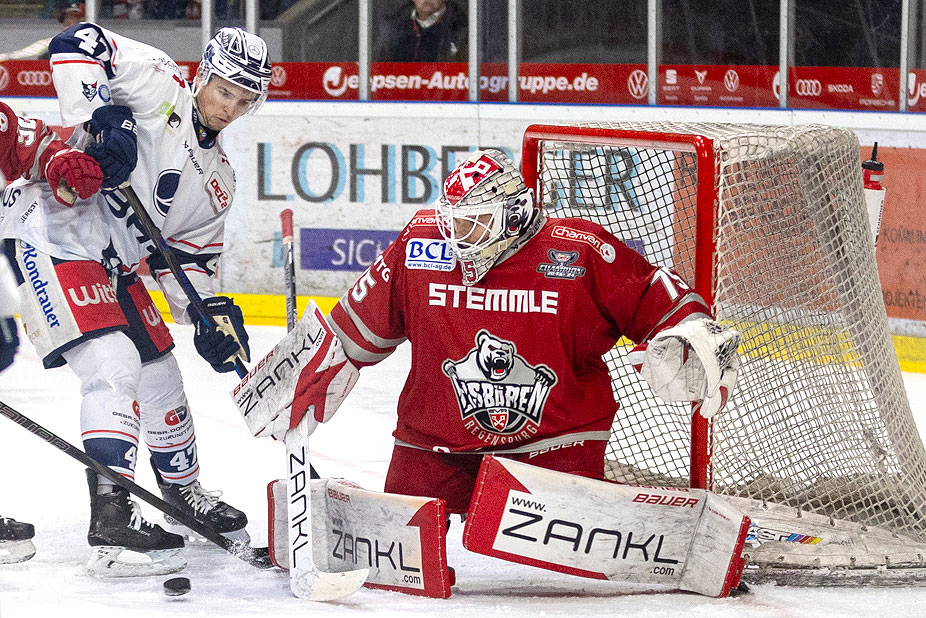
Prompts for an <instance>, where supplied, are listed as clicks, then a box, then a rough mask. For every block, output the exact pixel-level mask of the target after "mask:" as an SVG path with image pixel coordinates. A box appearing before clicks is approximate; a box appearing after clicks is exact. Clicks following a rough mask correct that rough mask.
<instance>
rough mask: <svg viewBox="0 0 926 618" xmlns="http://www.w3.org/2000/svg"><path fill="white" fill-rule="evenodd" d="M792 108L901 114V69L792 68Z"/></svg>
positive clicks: (790, 81)
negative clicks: (898, 97) (860, 110)
mask: <svg viewBox="0 0 926 618" xmlns="http://www.w3.org/2000/svg"><path fill="white" fill-rule="evenodd" d="M788 73H789V74H788V106H789V107H794V108H798V109H862V110H867V111H882V112H883V111H897V110H898V109H900V106H899V103H898V101H897V95H898V93H899V90H900V69H877V68H870V67H791V68H790V69H789V71H788Z"/></svg>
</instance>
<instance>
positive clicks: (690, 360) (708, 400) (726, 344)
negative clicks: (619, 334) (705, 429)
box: [630, 318, 740, 418]
mask: <svg viewBox="0 0 926 618" xmlns="http://www.w3.org/2000/svg"><path fill="white" fill-rule="evenodd" d="M739 344H740V334H739V333H738V332H736V331H735V330H734V329H732V328H729V327H727V326H723V325H722V324H718V323H717V322H714V321H713V320H708V319H706V318H702V319H699V320H689V321H688V322H682V323H681V324H678V325H676V326H673V327H672V328H668V329H666V330H664V331H661V332H659V333H657V334H656V336H655V337H653V338H652V339H650V340H649V341H648V342H646V343H643V344H641V345H639V346H637V347H636V348H634V350H633V352H631V358H630V362H631V364H632V365H633V366H634V368H635V369H636V370H637V371H639V372H640V375H642V376H643V379H644V380H646V382H647V384H649V386H650V388H652V389H653V392H654V393H656V395H658V396H659V397H660V398H661V399H663V400H664V401H700V402H701V405H700V406H699V410H700V412H701V416H703V417H704V418H711V417H713V416H714V414H716V413H717V412H718V411H719V410H720V409H721V408H723V406H724V405H725V404H726V402H727V398H728V397H729V396H730V394H732V393H733V387H734V386H735V385H736V374H737V371H739V365H740V363H739V357H738V356H737V352H736V349H737V347H739Z"/></svg>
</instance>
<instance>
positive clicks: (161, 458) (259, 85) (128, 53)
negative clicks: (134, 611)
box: [0, 23, 271, 575]
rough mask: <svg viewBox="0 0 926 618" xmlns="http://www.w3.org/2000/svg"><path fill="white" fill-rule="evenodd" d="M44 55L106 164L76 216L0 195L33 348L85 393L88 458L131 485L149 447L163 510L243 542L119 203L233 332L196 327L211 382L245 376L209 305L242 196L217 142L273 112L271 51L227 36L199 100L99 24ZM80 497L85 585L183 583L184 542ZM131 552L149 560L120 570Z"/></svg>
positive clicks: (77, 142)
mask: <svg viewBox="0 0 926 618" xmlns="http://www.w3.org/2000/svg"><path fill="white" fill-rule="evenodd" d="M49 49H50V52H51V66H52V76H53V80H54V84H55V89H56V90H57V93H58V98H59V104H60V109H61V116H62V121H63V124H64V125H65V126H75V127H76V129H75V132H74V135H73V136H72V137H71V139H70V140H69V143H70V144H71V145H72V146H73V147H74V148H80V149H83V150H84V151H85V152H86V153H87V154H89V155H91V156H92V157H93V158H95V159H96V160H97V161H98V162H99V163H100V166H101V168H102V170H103V190H102V191H101V193H99V194H97V195H96V196H93V197H91V198H89V199H79V200H77V201H76V202H75V203H74V204H73V206H71V207H64V206H62V205H61V204H60V203H59V202H58V201H56V200H55V199H54V198H53V197H52V196H51V193H50V189H49V188H48V186H47V184H44V183H43V184H36V183H28V182H20V183H14V184H13V185H11V186H10V187H8V188H7V190H6V192H5V195H4V201H3V204H4V207H3V210H2V219H0V232H2V235H4V236H7V237H14V238H16V239H17V242H16V245H17V262H18V266H19V268H20V269H21V270H22V273H23V275H24V277H25V284H24V285H23V290H22V291H23V301H22V305H23V306H22V310H21V316H22V318H23V322H24V325H25V327H26V329H27V332H29V334H30V340H31V341H32V342H33V344H34V345H35V347H36V349H37V350H38V352H39V355H40V356H41V357H42V358H43V360H44V363H45V366H46V367H55V366H59V365H61V364H64V363H67V364H68V365H69V366H70V367H71V369H72V370H73V371H74V372H75V374H76V375H77V376H78V378H79V379H80V380H81V383H82V386H81V393H82V395H83V400H82V404H81V417H80V418H81V430H82V437H83V442H84V448H85V450H86V452H87V453H88V454H89V455H90V456H92V457H93V458H94V459H96V460H98V461H100V462H101V463H103V464H104V465H107V466H109V467H111V468H113V469H114V470H116V471H117V472H119V473H120V474H123V475H125V476H127V477H130V478H131V477H133V475H134V469H135V462H136V456H137V454H138V450H139V444H138V441H139V436H143V437H144V440H145V445H146V446H147V447H148V450H149V451H150V452H151V461H152V465H153V468H154V469H155V472H156V473H157V477H158V481H159V486H160V488H161V491H162V494H163V495H164V498H165V499H166V500H167V501H168V502H171V503H172V504H175V505H176V506H178V507H180V508H184V509H185V510H187V511H188V512H189V513H190V514H191V515H194V516H196V517H197V518H199V519H201V520H203V521H204V522H205V523H207V524H209V525H212V526H213V527H214V528H215V529H217V530H218V531H219V532H222V533H226V534H228V535H230V536H236V537H237V538H242V539H245V540H246V539H247V533H246V532H245V531H244V527H245V525H246V523H247V518H246V516H245V514H244V513H242V512H241V511H239V510H237V509H235V508H233V507H231V506H229V505H228V504H226V503H224V502H222V501H219V500H218V492H209V491H206V490H205V489H203V488H202V486H201V485H200V484H199V481H198V480H197V476H198V474H199V462H198V459H197V453H196V440H195V435H194V431H193V421H192V418H191V416H190V412H189V409H188V406H187V399H186V396H185V394H184V389H183V383H182V380H181V376H180V370H179V368H178V366H177V362H176V360H175V359H174V357H173V355H172V354H171V349H172V347H173V341H172V339H171V336H170V333H169V332H168V330H167V327H166V326H165V324H164V322H163V321H162V320H161V318H160V314H159V312H158V311H157V309H156V308H155V307H154V304H153V302H152V300H151V298H150V296H149V295H148V292H147V290H146V289H145V286H144V284H143V283H142V282H141V280H140V279H139V278H138V277H137V275H136V274H135V271H136V269H137V268H138V266H139V263H140V262H141V260H142V259H143V258H145V257H148V258H149V261H148V264H149V266H150V267H151V270H152V273H153V275H154V276H155V279H156V280H157V282H158V284H159V285H160V287H161V289H162V290H163V291H164V293H165V296H166V297H167V300H168V303H169V305H170V309H171V313H172V315H173V318H174V320H175V321H176V322H178V323H187V324H189V323H190V322H191V320H190V318H189V316H188V314H187V308H188V304H189V303H188V300H187V299H186V297H185V296H184V294H183V292H182V291H181V289H180V286H179V285H178V283H177V281H176V280H175V278H174V277H173V275H171V274H170V272H169V271H168V269H167V267H166V263H165V261H164V260H163V258H161V256H160V254H159V253H156V252H155V248H154V244H153V243H152V242H151V240H150V239H149V238H148V237H147V236H146V234H145V233H144V232H143V231H142V229H141V228H140V226H139V225H138V222H137V220H136V217H135V215H134V214H133V212H132V210H131V208H130V207H129V205H128V203H127V201H126V199H125V196H124V194H123V193H122V191H121V190H120V189H119V187H120V186H121V185H124V183H126V182H129V183H130V184H131V185H132V187H134V189H135V191H136V192H137V194H138V195H139V197H140V199H141V201H142V203H143V204H144V207H145V208H146V210H147V211H148V214H149V215H150V216H151V218H152V219H153V220H154V222H155V223H156V224H157V225H158V227H159V228H160V229H161V232H162V234H163V237H164V238H165V240H166V241H167V243H168V244H169V245H171V247H172V248H173V249H174V251H175V253H176V254H177V256H178V257H179V258H180V261H181V263H182V265H183V269H184V271H185V272H186V274H187V275H188V276H189V278H190V279H191V280H192V282H193V284H194V286H195V287H196V289H197V290H198V291H199V293H200V294H201V295H202V296H203V297H204V305H205V307H206V310H207V312H208V313H210V314H212V315H213V316H214V317H217V318H219V319H218V320H217V321H219V322H223V323H225V324H226V326H224V327H220V328H214V329H210V328H207V327H204V326H203V325H202V324H201V323H197V326H196V329H195V334H194V343H195V346H196V350H197V351H198V352H199V353H200V355H201V356H203V358H204V359H206V360H207V361H208V362H209V363H210V364H211V365H212V366H213V368H214V369H215V370H216V371H231V370H233V369H234V363H233V360H234V357H235V355H236V354H240V355H241V356H242V357H243V358H244V359H245V360H247V358H248V343H247V334H246V332H245V330H244V323H243V318H242V314H241V310H240V309H239V308H238V307H236V306H235V305H234V303H233V302H232V301H231V299H229V298H227V297H223V296H215V293H214V291H213V281H214V278H215V275H216V269H217V264H218V258H219V255H220V253H221V252H222V247H223V243H224V238H223V236H224V221H225V217H226V215H227V213H228V209H229V207H230V206H231V203H232V199H233V196H234V191H235V176H234V172H233V170H232V168H231V165H230V164H229V162H228V159H227V158H226V156H225V153H224V152H223V150H222V148H221V146H220V145H219V144H218V142H217V137H218V133H219V131H221V130H222V129H223V128H225V127H226V126H227V125H228V124H229V123H231V122H232V121H234V120H235V119H237V118H238V117H240V116H241V115H243V114H245V113H247V112H253V111H255V110H256V109H257V108H258V107H260V105H261V103H262V102H263V101H264V99H265V98H266V94H267V88H268V87H269V83H270V76H271V71H270V62H269V59H268V54H267V48H266V45H265V43H264V41H263V40H262V39H261V38H260V37H258V36H256V35H253V34H249V33H247V32H244V31H243V30H241V29H239V28H222V29H221V30H220V31H219V32H218V34H217V35H216V36H215V38H213V39H212V40H211V41H210V42H209V43H208V45H207V46H206V49H205V51H204V53H203V59H202V62H201V63H200V66H199V69H198V71H197V74H196V77H195V79H194V81H193V83H192V84H187V82H186V81H185V80H184V79H183V77H182V74H181V72H180V69H179V68H178V66H177V65H176V64H175V63H174V62H173V61H172V60H171V59H170V58H169V57H167V56H166V55H165V54H164V53H163V52H161V51H159V50H157V49H155V48H153V47H150V46H147V45H144V44H141V43H139V42H137V41H133V40H131V39H128V38H125V37H122V36H120V35H118V34H116V33H113V32H110V31H108V30H106V29H104V28H101V27H100V26H98V25H96V24H92V23H81V24H77V25H75V26H72V27H71V28H68V29H67V30H65V31H64V32H62V33H60V34H59V35H57V36H56V37H55V38H54V39H53V40H52V42H51V45H50V48H49ZM222 328H224V330H222ZM88 481H89V486H90V493H91V522H90V531H89V534H88V541H89V543H90V545H91V547H92V551H91V558H90V561H89V563H88V568H89V569H90V571H91V572H92V573H95V574H102V575H134V574H156V573H166V572H171V571H174V570H178V569H179V568H182V567H183V565H184V564H185V561H184V559H183V556H182V554H181V552H180V549H181V548H182V546H183V538H182V537H181V536H178V535H175V534H171V533H168V532H166V531H164V530H163V529H162V528H160V527H159V526H155V525H152V524H150V523H148V522H147V521H145V520H143V519H142V518H141V516H140V514H139V513H138V512H137V506H136V505H135V504H134V502H132V501H131V500H129V496H128V494H127V493H126V492H125V491H124V490H122V489H121V488H119V487H118V486H115V485H113V484H111V483H110V482H109V481H108V480H107V479H105V478H103V477H98V476H97V475H96V474H93V473H91V472H89V471H88ZM168 523H172V522H171V520H168ZM126 549H128V550H133V551H136V552H141V553H144V554H147V558H148V560H147V561H142V562H139V561H138V560H137V559H136V558H132V559H131V560H128V559H126V560H121V559H120V558H119V554H120V553H121V552H122V551H124V550H126Z"/></svg>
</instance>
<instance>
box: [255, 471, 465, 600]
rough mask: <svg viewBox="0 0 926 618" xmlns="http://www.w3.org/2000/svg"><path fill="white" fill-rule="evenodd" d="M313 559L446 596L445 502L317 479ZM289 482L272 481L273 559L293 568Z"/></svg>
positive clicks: (377, 584)
mask: <svg viewBox="0 0 926 618" xmlns="http://www.w3.org/2000/svg"><path fill="white" fill-rule="evenodd" d="M310 488H311V491H312V513H313V518H312V519H313V522H312V544H313V551H312V556H313V558H314V561H315V565H316V566H317V567H318V568H319V569H321V570H322V571H327V572H331V573H340V572H344V571H351V570H355V569H359V568H369V569H370V573H369V575H368V576H367V581H366V583H365V584H364V586H366V587H367V588H378V589H383V590H393V591H397V592H404V593H405V594H413V595H418V596H426V597H433V598H439V599H446V598H448V597H449V596H450V587H451V586H452V585H453V583H454V581H453V577H452V575H451V574H450V570H449V568H448V567H447V539H446V525H447V514H446V511H445V508H444V501H443V500H440V499H437V498H419V497H415V496H401V495H398V494H386V493H381V492H376V491H368V490H366V489H362V488H360V487H358V486H357V485H355V484H353V483H351V482H349V481H345V480H343V479H315V480H313V481H311V483H310ZM286 489H287V488H286V480H285V479H279V480H276V481H271V482H270V483H269V484H268V485H267V502H268V506H269V516H268V518H267V521H268V524H269V533H268V535H267V538H268V539H270V543H269V546H270V547H269V550H270V559H271V560H272V561H273V563H274V564H275V565H276V566H278V567H281V568H284V569H287V568H289V564H288V562H289V551H288V549H289V537H288V531H287V516H286V500H287V493H286Z"/></svg>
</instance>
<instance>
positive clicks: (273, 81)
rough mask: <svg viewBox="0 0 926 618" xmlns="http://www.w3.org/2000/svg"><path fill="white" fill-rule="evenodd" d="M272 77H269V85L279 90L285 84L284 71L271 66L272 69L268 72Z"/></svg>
mask: <svg viewBox="0 0 926 618" xmlns="http://www.w3.org/2000/svg"><path fill="white" fill-rule="evenodd" d="M270 71H271V74H272V76H271V77H270V85H271V86H273V87H274V88H279V87H281V86H282V85H283V84H285V83H286V69H284V68H283V67H281V66H279V65H276V64H275V65H273V68H272V69H271V70H270Z"/></svg>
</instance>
